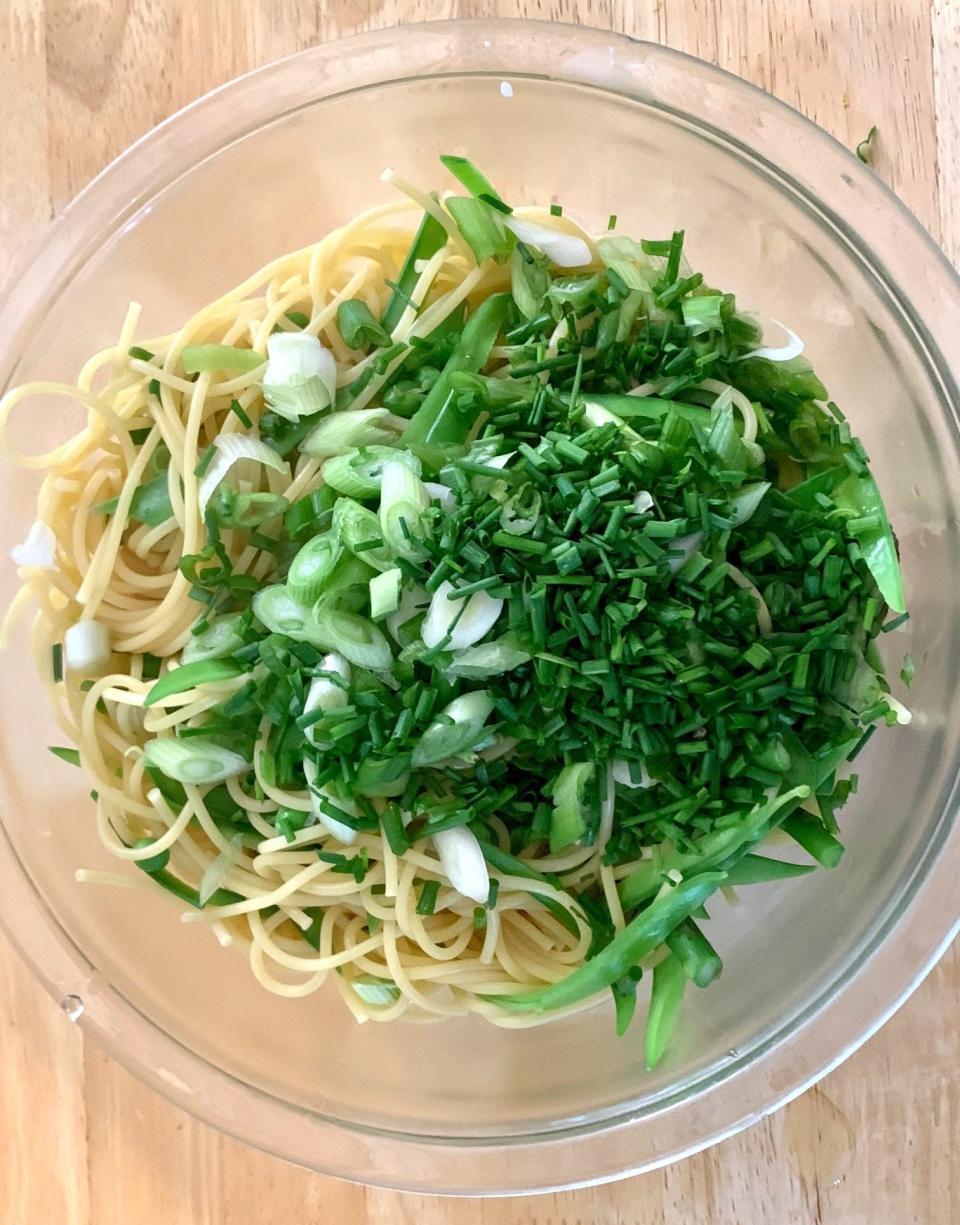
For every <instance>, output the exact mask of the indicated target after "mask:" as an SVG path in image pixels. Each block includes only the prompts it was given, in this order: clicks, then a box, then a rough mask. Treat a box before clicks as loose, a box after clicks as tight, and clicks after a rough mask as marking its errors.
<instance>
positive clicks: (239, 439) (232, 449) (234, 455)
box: [197, 333, 287, 515]
mask: <svg viewBox="0 0 960 1225" xmlns="http://www.w3.org/2000/svg"><path fill="white" fill-rule="evenodd" d="M278 335H279V333H278ZM213 445H214V448H215V450H216V454H215V455H214V457H213V459H212V460H211V462H210V466H209V467H208V468H207V470H206V472H205V473H204V474H203V476H202V478H201V480H200V487H199V489H198V490H197V501H198V503H199V504H200V513H201V515H202V514H203V513H204V512H205V511H206V509H207V503H208V502H209V501H210V499H211V498H212V497H213V495H214V493H215V492H216V490H217V486H218V485H219V484H220V482H221V481H222V480H223V478H224V477H225V476H226V475H227V473H228V472H229V471H230V469H231V468H232V467H233V465H234V464H237V463H239V462H240V461H241V460H242V459H252V460H255V461H256V462H257V463H258V464H266V466H267V467H268V468H273V470H274V471H275V472H286V470H287V465H286V463H285V462H284V461H283V460H282V459H281V458H280V456H279V455H278V454H277V452H276V451H275V450H274V449H273V447H268V446H267V444H266V443H265V442H263V441H261V439H259V438H251V437H250V436H249V435H248V434H219V435H218V436H217V437H216V438H215V439H214V440H213Z"/></svg>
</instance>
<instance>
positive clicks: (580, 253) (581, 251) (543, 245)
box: [503, 217, 593, 268]
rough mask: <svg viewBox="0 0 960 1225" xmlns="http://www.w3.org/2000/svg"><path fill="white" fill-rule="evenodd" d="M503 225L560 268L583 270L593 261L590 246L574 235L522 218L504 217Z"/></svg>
mask: <svg viewBox="0 0 960 1225" xmlns="http://www.w3.org/2000/svg"><path fill="white" fill-rule="evenodd" d="M503 224H504V225H505V226H506V227H507V229H508V230H510V231H511V233H512V234H514V235H515V237H517V238H519V239H520V241H521V242H524V243H526V244H527V245H528V246H531V247H535V248H536V249H537V250H538V251H540V252H542V254H544V255H545V256H546V257H547V258H548V259H550V260H552V261H553V263H555V264H556V265H557V267H558V268H582V267H583V265H584V264H589V263H590V261H591V260H592V259H593V255H592V253H591V251H590V248H589V246H588V245H587V244H586V243H585V242H584V241H583V239H582V238H577V237H576V235H574V234H564V233H562V232H561V231H560V230H552V229H550V227H549V226H546V225H540V224H539V222H536V221H524V220H522V219H521V218H520V217H504V219H503Z"/></svg>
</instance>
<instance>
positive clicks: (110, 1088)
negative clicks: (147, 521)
mask: <svg viewBox="0 0 960 1225" xmlns="http://www.w3.org/2000/svg"><path fill="white" fill-rule="evenodd" d="M467 15H474V16H477V15H480V16H491V15H500V16H508V15H511V16H516V15H525V16H532V17H540V18H548V17H549V18H554V19H559V20H564V21H577V20H579V21H582V22H584V23H587V24H590V25H594V26H603V27H607V28H614V29H618V30H622V31H626V32H627V33H630V34H633V35H635V36H637V37H639V38H647V39H652V40H655V41H660V42H665V43H668V44H669V45H671V46H673V47H679V48H682V49H683V50H685V51H689V52H691V53H693V54H694V55H699V56H702V57H703V58H705V59H709V60H713V61H715V62H717V63H719V64H721V65H723V66H724V67H726V68H729V69H731V70H732V71H734V72H737V73H740V74H741V75H742V76H745V77H747V78H749V79H750V80H752V81H755V82H756V83H757V84H758V85H761V86H763V87H764V88H765V89H768V90H770V91H771V92H772V93H774V94H777V95H778V96H779V97H781V98H783V99H785V100H786V101H787V102H790V103H792V104H793V105H794V106H797V107H799V108H800V109H801V110H802V111H804V112H806V114H808V115H810V116H811V117H812V118H813V119H815V120H816V121H817V122H818V123H820V124H822V125H823V126H824V127H826V128H827V129H829V130H830V131H831V132H833V133H834V134H835V135H836V136H837V137H838V138H839V139H840V140H841V141H843V142H844V143H845V144H847V145H849V146H853V145H855V144H856V143H857V142H858V141H859V140H860V139H861V138H862V137H864V136H865V135H866V133H867V131H868V129H869V128H870V126H871V125H872V124H876V125H877V128H878V132H879V136H878V138H877V142H876V151H875V160H874V167H875V169H876V171H877V173H878V174H880V175H882V176H883V178H885V179H886V180H887V181H888V182H889V183H890V184H891V185H892V187H893V188H894V190H895V191H896V192H897V193H898V194H899V195H900V197H901V198H902V199H903V200H904V201H905V202H906V204H907V205H908V206H909V207H910V208H911V209H912V210H913V212H914V213H915V214H916V215H917V217H919V219H920V220H921V221H922V222H923V224H924V225H925V226H927V228H928V229H929V230H930V231H931V232H932V233H933V234H934V235H935V236H937V237H939V238H940V240H941V241H942V243H943V245H944V247H945V248H946V250H947V252H948V253H949V254H950V255H951V256H952V257H953V258H954V260H956V259H957V257H958V255H960V126H958V122H957V116H956V103H957V101H958V100H960V0H937V2H934V3H931V2H930V0H848V2H844V0H839V2H838V0H658V2H654V0H526V2H524V0H519V2H517V3H511V2H510V0H502V2H498V0H463V2H462V3H458V2H457V0H434V2H433V3H430V2H429V0H379V2H377V0H327V2H326V3H324V2H323V0H319V2H317V0H272V2H271V0H267V2H264V3H261V4H257V3H255V2H248V0H2V3H0V82H2V85H0V234H2V235H3V242H2V245H0V281H2V275H3V273H4V272H5V271H6V269H7V268H8V267H9V264H10V262H11V261H12V259H13V255H14V250H15V248H16V246H17V244H18V243H20V242H22V241H24V240H27V239H30V238H32V237H33V236H35V235H37V234H39V233H41V232H42V231H43V229H44V227H45V226H46V225H47V223H48V221H49V219H50V218H51V217H52V216H53V215H54V214H55V213H56V212H58V211H59V210H60V209H61V208H62V207H63V206H64V205H65V204H66V202H67V201H68V200H69V199H70V198H71V196H73V195H74V194H75V193H76V192H77V191H78V190H79V189H80V188H81V187H82V186H83V185H84V184H85V183H86V182H87V180H88V179H90V178H91V177H92V176H93V174H94V173H95V172H96V171H98V170H99V169H100V167H101V166H103V165H104V164H105V163H106V162H108V161H109V160H110V159H111V158H113V157H115V156H116V155H117V154H118V153H119V152H120V151H121V150H122V149H123V148H124V147H125V146H126V145H127V144H129V143H130V142H131V141H132V140H133V139H134V138H136V137H137V136H139V135H140V134H141V133H142V132H144V131H146V130H147V129H148V128H149V127H151V126H152V125H153V124H155V123H157V122H158V121H159V120H161V119H163V118H164V117H165V116H167V115H168V114H170V112H171V111H173V110H175V109H176V108H178V107H180V106H182V105H184V104H185V103H186V102H189V101H191V100H192V99H193V98H195V97H196V96H197V95H198V94H201V93H204V92H205V91H206V90H208V89H211V88H212V87H213V86H215V85H218V84H219V83H220V82H221V81H224V80H226V79H228V78H229V77H232V76H234V75H235V74H237V73H240V72H244V71H246V70H247V69H249V68H252V67H254V66H256V65H258V64H262V63H265V62H266V61H268V60H271V59H274V58H276V57H278V56H281V55H285V54H287V53H289V52H291V51H295V50H298V49H299V48H301V47H306V46H309V45H311V44H313V43H315V42H317V41H319V40H323V39H328V38H333V37H336V36H338V35H341V34H349V33H352V32H353V31H355V30H359V29H366V28H370V27H373V26H383V25H393V24H396V23H397V22H400V21H418V20H423V19H424V18H426V17H450V16H467ZM958 1005H960V954H958V951H957V949H956V948H955V949H954V950H953V952H952V953H950V954H948V955H947V957H946V958H945V959H944V961H943V962H942V963H941V965H940V966H939V968H938V969H937V970H935V971H934V973H933V974H932V975H931V976H930V978H929V979H928V980H927V982H926V983H925V984H924V985H923V987H921V989H920V990H919V991H918V992H917V993H916V995H915V996H914V997H913V999H912V1000H911V1001H910V1002H909V1004H907V1006H906V1007H905V1008H904V1009H903V1010H902V1011H901V1012H900V1013H899V1015H898V1016H897V1017H895V1018H894V1020H892V1021H891V1022H890V1023H889V1024H888V1025H887V1026H886V1028H885V1029H884V1030H883V1031H882V1032H881V1033H880V1034H879V1036H877V1037H875V1038H874V1039H873V1040H872V1041H871V1042H870V1043H869V1044H868V1045H867V1047H866V1048H865V1049H864V1050H861V1051H860V1052H859V1054H857V1055H855V1056H854V1057H853V1058H852V1059H851V1060H849V1062H848V1063H846V1064H845V1065H844V1066H843V1067H842V1068H841V1069H840V1070H839V1071H836V1072H834V1073H833V1074H832V1075H831V1076H829V1077H827V1079H826V1080H825V1081H823V1083H822V1084H821V1085H820V1086H818V1087H817V1088H815V1089H813V1090H811V1091H810V1092H809V1093H807V1094H805V1095H804V1096H803V1097H802V1098H800V1099H799V1100H798V1101H796V1102H794V1103H793V1104H792V1105H791V1106H789V1107H788V1108H787V1109H785V1110H783V1111H781V1112H780V1113H779V1114H778V1115H776V1116H775V1117H774V1118H772V1119H768V1120H766V1121H765V1122H764V1123H762V1124H760V1125H759V1126H757V1127H755V1128H753V1129H752V1130H751V1131H749V1132H747V1133H745V1134H743V1135H741V1136H738V1137H736V1138H734V1139H733V1140H730V1141H727V1142H726V1143H725V1144H722V1145H720V1146H719V1147H717V1148H714V1149H712V1150H710V1151H709V1152H707V1153H702V1154H700V1155H699V1156H698V1157H694V1158H692V1159H691V1160H689V1161H686V1162H683V1163H681V1164H679V1165H675V1166H671V1167H669V1168H668V1169H665V1170H662V1171H660V1172H658V1173H654V1174H650V1175H647V1176H645V1177H641V1178H637V1179H632V1180H630V1181H628V1182H623V1183H619V1184H616V1185H614V1186H610V1187H602V1188H597V1189H593V1190H586V1191H578V1192H573V1193H570V1194H563V1195H552V1196H544V1197H539V1198H529V1199H524V1200H512V1201H490V1202H485V1203H484V1202H476V1201H473V1202H470V1201H453V1200H441V1199H435V1198H429V1197H412V1196H403V1195H398V1194H394V1193H391V1192H384V1191H373V1190H364V1189H362V1188H359V1187H352V1186H348V1185H346V1184H343V1183H339V1182H335V1181H333V1180H331V1179H328V1178H322V1177H319V1176H317V1175H313V1174H309V1173H306V1172H305V1171H303V1170H299V1169H294V1168H292V1167H290V1166H287V1165H285V1164H283V1163H282V1162H280V1161H277V1160H275V1159H273V1158H270V1157H265V1156H262V1155H261V1154H259V1153H256V1152H253V1151H252V1150H250V1149H248V1148H245V1147H244V1146H243V1145H241V1144H239V1143H237V1142H236V1141H234V1140H228V1139H225V1138H223V1137H222V1136H219V1135H217V1134H216V1133H215V1132H213V1131H211V1130H210V1129H209V1128H207V1127H205V1126H204V1125H202V1124H200V1123H196V1122H194V1121H193V1120H192V1119H190V1118H189V1117H188V1116H186V1115H184V1114H181V1113H180V1112H179V1111H178V1110H176V1109H174V1108H173V1107H172V1106H169V1105H167V1103H166V1102H164V1101H163V1100H161V1099H160V1098H159V1097H157V1096H156V1095H155V1094H154V1093H152V1092H151V1091H149V1090H147V1089H145V1088H143V1087H142V1086H141V1085H140V1084H138V1083H137V1082H136V1081H135V1080H133V1079H132V1077H131V1076H130V1075H128V1073H126V1072H125V1071H123V1070H122V1069H121V1068H119V1067H118V1066H117V1065H116V1064H115V1063H113V1062H112V1061H111V1060H110V1059H109V1058H108V1057H107V1056H106V1055H104V1053H103V1052H102V1051H100V1050H98V1049H97V1048H96V1047H95V1046H92V1045H87V1044H85V1043H84V1042H83V1040H82V1038H81V1036H80V1034H79V1032H78V1031H77V1030H76V1029H74V1028H73V1027H71V1025H70V1023H69V1022H68V1020H67V1019H66V1017H65V1016H64V1015H63V1013H62V1012H61V1011H60V1010H59V1009H58V1008H57V1006H56V1004H55V1003H54V1002H53V1001H52V1000H50V999H48V998H47V996H46V995H45V994H44V993H43V992H42V991H41V989H40V988H39V987H38V986H37V985H36V983H34V981H33V980H32V978H31V977H30V975H29V974H28V973H27V971H26V970H25V968H24V967H23V965H22V964H21V963H20V961H19V960H18V958H17V957H16V956H15V955H14V953H13V952H12V951H11V950H10V948H9V946H8V945H7V944H6V942H5V941H3V940H2V938H0V1216H2V1220H3V1222H4V1225H155V1223H156V1225H160V1223H162V1225H288V1223H289V1222H290V1221H297V1222H302V1223H303V1225H308V1223H311V1225H312V1223H313V1222H318V1223H319V1222H322V1223H324V1225H326V1223H328V1222H329V1223H330V1225H334V1223H337V1225H340V1223H341V1222H343V1223H346V1225H353V1223H354V1222H357V1223H360V1222H370V1223H371V1225H372V1223H374V1222H385V1223H386V1222H389V1223H390V1225H398V1223H400V1222H405V1221H410V1222H414V1221H415V1222H417V1223H418V1225H446V1223H453V1222H456V1223H457V1225H466V1223H468V1222H469V1223H483V1225H508V1223H509V1225H601V1223H602V1225H628V1223H629V1225H641V1223H643V1225H646V1223H647V1222H650V1223H654V1222H660V1221H664V1220H667V1219H670V1220H671V1221H677V1222H683V1223H684V1225H701V1223H702V1225H754V1223H756V1225H760V1223H763V1225H767V1223H769V1225H789V1223H792V1222H823V1223H824V1225H886V1223H888V1222H889V1223H890V1225H894V1223H895V1225H909V1223H911V1222H916V1223H917V1225H947V1222H954V1221H956V1220H958V1219H960V1088H958V1084H960V1081H958V1074H957V1069H958V1067H960V1021H958V1016H960V1008H958Z"/></svg>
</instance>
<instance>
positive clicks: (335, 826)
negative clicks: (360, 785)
mask: <svg viewBox="0 0 960 1225" xmlns="http://www.w3.org/2000/svg"><path fill="white" fill-rule="evenodd" d="M303 773H304V777H305V778H306V780H307V786H308V787H312V786H313V785H314V783H315V782H316V780H317V773H318V771H317V764H316V762H315V761H313V760H312V759H311V758H309V757H307V758H304V762H303ZM318 790H319V791H322V792H323V794H324V795H325V796H326V797H327V798H328V799H329V800H330V803H331V804H336V806H337V807H338V808H342V809H343V811H344V812H346V813H348V814H349V815H350V816H351V817H355V816H357V815H358V813H357V809H356V807H355V805H354V804H353V803H352V802H351V801H350V800H340V799H338V798H337V797H335V796H333V795H331V794H330V793H329V792H328V791H327V789H326V787H319V788H318ZM310 800H311V803H312V805H313V815H314V817H315V818H316V820H317V824H318V825H322V826H323V828H324V829H325V830H326V831H327V832H328V833H330V834H332V835H333V836H334V838H336V839H337V841H338V842H342V843H343V844H344V845H345V846H349V845H350V844H351V843H352V842H356V840H357V831H356V830H354V829H351V828H350V826H349V825H344V823H343V822H342V821H338V820H337V819H336V817H329V816H327V814H326V813H325V812H324V811H323V810H322V809H321V807H320V797H319V796H318V795H316V794H315V793H314V792H313V791H311V792H310Z"/></svg>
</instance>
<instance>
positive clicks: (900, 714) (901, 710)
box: [883, 693, 913, 727]
mask: <svg viewBox="0 0 960 1225" xmlns="http://www.w3.org/2000/svg"><path fill="white" fill-rule="evenodd" d="M883 700H884V701H885V702H886V704H887V705H888V706H889V707H890V709H891V710H892V711H893V713H894V714H895V715H896V716H897V722H898V723H899V724H900V726H901V727H906V726H907V725H908V724H910V723H912V722H913V711H911V710H910V709H909V708H908V707H906V706H904V704H903V703H902V702H901V701H900V699H899V698H895V697H894V696H893V694H892V693H885V694H884V695H883Z"/></svg>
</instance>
